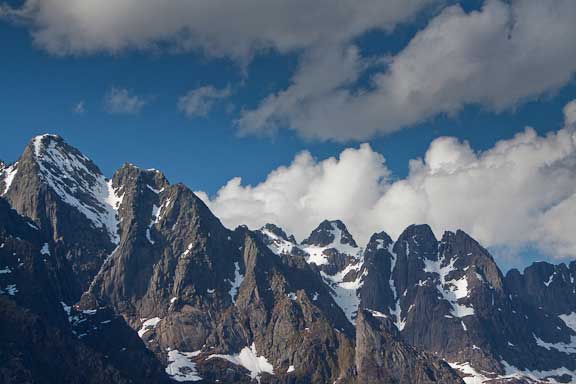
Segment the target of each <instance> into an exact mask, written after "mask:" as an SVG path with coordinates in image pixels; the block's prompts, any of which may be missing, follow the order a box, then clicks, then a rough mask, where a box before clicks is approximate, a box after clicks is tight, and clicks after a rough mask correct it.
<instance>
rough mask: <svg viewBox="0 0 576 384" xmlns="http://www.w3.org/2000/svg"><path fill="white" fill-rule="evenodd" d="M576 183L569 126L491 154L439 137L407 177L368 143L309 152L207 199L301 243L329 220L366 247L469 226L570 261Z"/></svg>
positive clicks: (487, 240) (229, 214)
mask: <svg viewBox="0 0 576 384" xmlns="http://www.w3.org/2000/svg"><path fill="white" fill-rule="evenodd" d="M570 105H573V104H570ZM571 111H572V110H571V109H570V108H567V109H565V112H566V121H567V122H571V120H570V116H571V115H570V112H571ZM571 124H573V121H572V123H571ZM575 179H576V127H575V126H574V125H570V124H567V125H566V126H565V127H563V128H562V129H560V130H558V131H556V132H552V133H550V134H548V135H546V136H539V135H538V134H537V133H536V132H535V131H534V130H533V129H531V128H526V129H525V130H524V131H523V132H521V133H518V134H517V135H516V136H514V137H512V138H510V139H508V140H501V141H499V142H497V143H495V145H494V146H493V147H492V148H490V149H488V150H486V151H483V152H476V151H474V150H473V149H472V148H471V147H470V145H469V144H468V143H466V142H462V141H460V140H458V139H456V138H453V137H440V138H437V139H436V140H434V141H433V142H432V143H431V144H430V146H429V148H428V150H427V151H426V154H425V156H424V157H423V158H422V159H414V160H411V161H410V171H409V175H408V176H407V177H406V178H404V179H400V180H395V179H393V178H392V177H391V175H390V171H389V169H388V168H387V167H386V163H385V159H384V157H383V156H382V155H381V154H379V153H376V152H375V151H374V150H372V148H371V147H370V146H369V145H368V144H362V145H360V147H358V148H349V149H346V150H344V151H343V152H342V153H340V155H339V156H338V157H337V158H336V157H331V158H328V159H324V160H320V161H319V160H316V159H314V158H313V157H312V156H311V155H310V153H308V152H302V153H300V154H298V155H297V156H296V157H295V158H294V160H293V162H292V163H291V164H290V165H288V166H285V167H279V168H277V169H275V170H273V171H272V172H270V174H269V175H268V177H267V178H266V180H265V181H263V182H262V183H260V184H258V185H255V186H251V185H243V184H242V180H241V179H240V178H234V179H232V180H230V181H229V182H228V183H227V184H226V185H225V186H223V187H222V188H221V189H220V190H219V191H218V192H217V194H216V195H215V196H213V197H209V196H208V195H206V194H205V193H203V192H199V196H200V197H201V198H202V199H203V200H204V201H205V202H206V203H207V204H208V205H209V206H210V208H211V209H212V210H213V211H214V212H215V213H216V214H217V215H218V216H219V217H220V218H221V219H222V220H223V222H224V223H225V224H226V225H228V226H230V227H234V226H236V225H239V224H247V225H248V226H249V227H252V228H257V227H259V226H261V225H263V224H265V223H266V222H273V223H277V224H279V225H281V226H283V227H284V228H285V229H286V230H288V231H289V232H292V233H294V234H295V235H296V236H297V237H298V238H300V239H302V238H304V237H305V236H306V235H307V234H308V233H309V232H310V231H311V230H312V229H313V228H314V227H315V226H316V225H318V223H319V222H320V221H321V220H323V219H325V218H328V219H337V218H338V219H342V220H343V221H345V222H346V224H347V225H348V227H349V228H350V230H351V232H352V233H353V234H354V235H355V236H356V237H357V239H358V240H360V242H362V243H364V242H366V241H367V239H368V238H369V236H370V235H371V234H372V233H374V232H377V231H381V230H385V231H387V232H388V233H389V234H390V235H391V236H393V237H397V236H398V235H399V234H400V233H401V231H402V230H404V228H406V227H407V226H408V225H410V224H412V223H428V224H430V225H431V227H432V228H433V230H434V232H435V233H436V234H437V236H441V234H442V232H443V231H444V230H455V229H458V228H461V229H463V230H465V231H466V232H468V233H469V234H471V235H472V236H473V237H475V238H476V239H477V240H478V241H480V242H481V243H482V244H483V245H485V246H490V247H503V248H505V249H510V248H516V249H520V248H522V247H524V246H536V247H538V248H539V249H540V250H541V251H543V252H545V253H547V254H549V255H550V256H552V257H558V258H562V257H567V256H572V257H574V256H575V255H576V238H574V236H573V234H574V231H575V230H576V219H575V218H576V215H575V213H576V184H575V183H574V180H575Z"/></svg>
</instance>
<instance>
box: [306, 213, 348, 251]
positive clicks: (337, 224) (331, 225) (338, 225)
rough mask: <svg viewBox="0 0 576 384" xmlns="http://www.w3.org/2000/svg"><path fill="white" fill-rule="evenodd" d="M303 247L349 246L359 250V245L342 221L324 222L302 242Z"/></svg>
mask: <svg viewBox="0 0 576 384" xmlns="http://www.w3.org/2000/svg"><path fill="white" fill-rule="evenodd" d="M302 244H303V245H315V246H318V247H326V246H328V245H335V246H338V245H340V244H342V245H348V246H350V247H353V248H357V247H358V245H357V244H356V242H355V241H354V238H353V237H352V235H351V234H350V232H348V229H347V228H346V226H345V225H344V223H343V222H342V221H340V220H330V221H329V220H324V221H322V222H321V223H320V224H319V225H318V227H316V229H314V230H313V231H312V233H310V236H308V238H306V239H304V240H303V241H302Z"/></svg>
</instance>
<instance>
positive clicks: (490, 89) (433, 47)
mask: <svg viewBox="0 0 576 384" xmlns="http://www.w3.org/2000/svg"><path fill="white" fill-rule="evenodd" d="M574 20H576V2H574V1H572V0H551V1H532V0H512V1H508V2H505V1H500V0H488V1H486V2H485V3H484V6H483V7H482V9H481V10H479V11H473V12H470V13H466V12H464V11H463V10H462V8H461V7H460V6H459V5H454V6H450V7H447V8H445V9H444V10H443V11H442V12H441V13H440V14H439V15H437V16H436V17H434V18H433V19H432V20H430V22H429V24H428V25H427V26H426V27H425V28H424V29H422V30H421V31H419V32H418V33H417V34H416V35H415V36H414V37H413V39H412V40H411V41H410V42H409V43H408V45H407V46H406V47H404V49H402V50H401V51H400V52H399V53H398V54H396V55H395V56H393V57H382V58H380V60H375V59H373V58H372V61H368V60H367V59H366V58H363V57H361V56H360V55H359V54H358V50H357V49H356V47H355V46H354V45H352V44H348V45H343V44H340V45H334V46H331V47H330V46H323V47H322V49H321V50H317V51H315V50H309V51H308V52H306V53H305V54H304V55H303V57H302V59H301V62H300V66H299V68H298V70H297V72H296V74H295V75H294V76H293V78H292V84H291V85H290V86H289V87H288V88H287V89H285V90H282V91H280V92H278V93H275V94H272V95H269V96H268V97H266V98H265V99H264V100H263V101H262V102H261V103H260V105H259V106H258V107H257V108H255V109H253V110H247V111H244V114H243V115H242V116H241V117H240V119H239V120H238V126H239V129H240V131H241V132H243V133H245V134H250V133H270V132H274V131H275V130H277V129H279V128H283V127H288V128H291V129H293V130H295V131H296V132H298V133H299V134H300V135H301V136H303V137H306V138H312V139H320V140H327V139H331V140H336V141H347V140H365V139H369V138H370V137H372V136H374V135H379V134H386V133H390V132H394V131H397V130H399V129H401V128H404V127H409V126H411V125H414V124H417V123H420V122H422V121H425V120H427V119H430V118H433V117H434V116H437V115H439V114H448V115H453V114H456V113H457V112H458V111H459V110H461V109H462V108H463V107H464V106H466V105H468V104H474V105H481V106H484V107H485V108H488V109H491V110H493V111H496V112H500V111H503V110H506V109H509V108H513V107H514V106H516V105H517V104H518V103H521V102H523V101H525V100H528V99H532V98H536V97H539V96H542V95H544V94H547V93H550V92H553V91H555V90H557V89H559V88H560V87H561V86H563V85H565V84H566V83H568V82H569V81H570V80H571V79H572V77H573V75H574V73H575V72H576V44H574V43H573V41H574V40H575V39H576V23H574ZM383 62H385V63H386V65H385V68H384V69H379V68H378V67H377V68H376V69H375V70H374V68H373V67H374V65H375V64H376V65H378V66H381V65H382V63H383ZM369 68H372V69H373V70H374V71H375V74H374V75H373V76H372V77H371V80H370V84H369V86H368V87H366V88H364V89H357V87H354V85H355V83H356V82H357V80H358V79H359V78H360V76H361V75H362V74H364V73H366V70H367V69H369Z"/></svg>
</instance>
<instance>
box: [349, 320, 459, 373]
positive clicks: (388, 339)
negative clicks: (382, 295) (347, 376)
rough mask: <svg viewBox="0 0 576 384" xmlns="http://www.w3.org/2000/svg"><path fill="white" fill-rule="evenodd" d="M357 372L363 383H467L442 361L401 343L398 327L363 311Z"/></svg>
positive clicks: (358, 337) (358, 342) (357, 323)
mask: <svg viewBox="0 0 576 384" xmlns="http://www.w3.org/2000/svg"><path fill="white" fill-rule="evenodd" d="M356 370H357V372H358V382H360V383H367V384H368V383H398V384H402V383H406V384H409V383H446V384H449V383H464V381H462V379H461V378H460V376H459V375H458V374H457V373H456V372H455V371H454V370H453V369H452V368H450V366H449V365H448V364H447V363H446V362H445V361H443V360H441V359H439V358H438V357H435V356H432V355H427V354H425V353H422V352H418V351H417V350H416V349H415V348H414V347H412V346H410V345H408V344H406V343H405V342H403V341H402V340H401V337H400V334H399V332H398V330H397V329H396V327H395V326H394V323H393V322H391V321H390V320H389V319H388V318H386V317H384V316H383V315H381V314H379V313H377V314H376V315H375V314H374V312H370V311H366V310H361V311H359V312H358V317H357V318H356Z"/></svg>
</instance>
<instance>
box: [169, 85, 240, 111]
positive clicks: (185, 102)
mask: <svg viewBox="0 0 576 384" xmlns="http://www.w3.org/2000/svg"><path fill="white" fill-rule="evenodd" d="M228 96H230V88H224V89H217V88H214V87H213V86H210V85H207V86H203V87H200V88H196V89H193V90H191V91H189V92H188V93H187V94H186V95H184V96H182V97H181V98H180V99H179V100H178V109H180V110H181V111H182V112H184V114H185V115H186V116H188V117H205V116H207V115H208V113H209V112H210V110H211V109H212V107H214V104H215V103H216V102H218V101H220V100H222V99H225V98H226V97H228Z"/></svg>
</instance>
